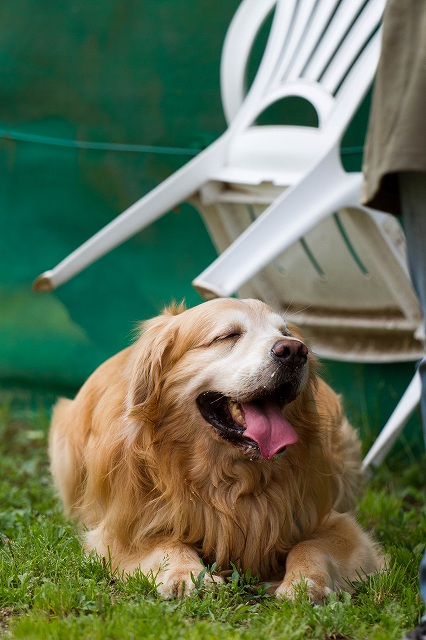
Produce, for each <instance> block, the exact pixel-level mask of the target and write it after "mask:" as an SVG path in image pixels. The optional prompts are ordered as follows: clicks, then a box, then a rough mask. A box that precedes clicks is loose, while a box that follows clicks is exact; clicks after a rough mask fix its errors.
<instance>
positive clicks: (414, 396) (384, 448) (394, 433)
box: [362, 371, 422, 470]
mask: <svg viewBox="0 0 426 640" xmlns="http://www.w3.org/2000/svg"><path fill="white" fill-rule="evenodd" d="M421 391H422V390H421V380H420V374H419V372H418V371H417V372H416V374H415V375H414V378H413V379H412V381H411V382H410V384H409V385H408V387H407V390H406V391H405V393H404V395H403V396H402V398H401V400H400V401H399V402H398V404H397V406H396V408H395V410H394V412H393V413H392V415H391V417H390V418H389V420H388V421H387V423H386V424H385V426H384V427H383V429H382V431H381V432H380V434H379V436H378V438H377V440H376V441H375V443H374V444H373V446H372V447H371V449H370V450H369V452H368V453H367V455H366V456H365V458H364V460H363V463H362V466H363V469H364V470H366V469H367V467H369V466H370V465H372V466H374V467H378V466H379V465H380V464H381V463H382V462H383V460H384V459H385V457H386V455H387V454H388V452H389V450H390V449H391V447H392V445H393V443H394V442H395V440H396V439H397V437H398V435H399V434H400V433H401V431H402V430H403V428H404V426H405V424H406V422H407V421H408V419H409V417H410V416H411V414H412V413H413V411H414V410H415V408H416V406H417V405H418V404H419V402H420V397H421Z"/></svg>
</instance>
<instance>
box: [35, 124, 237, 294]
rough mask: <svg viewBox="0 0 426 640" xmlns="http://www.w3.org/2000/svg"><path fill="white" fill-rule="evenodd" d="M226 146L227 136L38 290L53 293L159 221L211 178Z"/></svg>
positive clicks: (40, 281) (48, 275) (39, 282)
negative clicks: (105, 255)
mask: <svg viewBox="0 0 426 640" xmlns="http://www.w3.org/2000/svg"><path fill="white" fill-rule="evenodd" d="M226 144H227V135H226V133H225V134H224V135H223V136H222V137H221V138H219V139H218V140H217V141H216V142H214V143H213V144H212V145H210V147H208V148H207V149H205V150H204V151H202V152H201V153H200V154H199V155H198V156H196V157H195V158H194V159H193V160H190V161H189V162H188V163H187V164H186V165H184V166H183V167H182V168H181V169H179V170H178V171H176V172H175V173H174V174H173V175H171V176H170V177H169V178H167V179H166V180H164V182H162V183H161V184H160V185H158V186H157V187H156V188H155V189H153V190H152V191H150V192H149V193H148V194H147V195H146V196H144V197H143V198H141V199H140V200H138V201H137V202H135V204H133V205H132V206H131V207H129V208H128V209H126V211H124V212H123V213H121V214H120V215H119V216H118V217H117V218H115V219H114V220H113V221H112V222H110V223H109V224H108V225H106V226H105V227H104V228H103V229H101V230H100V231H98V232H97V233H96V234H95V235H94V236H92V237H91V238H89V240H87V241H86V242H85V243H84V244H82V245H81V246H80V247H79V248H78V249H76V250H75V251H73V252H72V253H71V254H70V255H69V256H67V257H66V258H65V259H64V260H62V261H61V262H60V263H59V264H58V265H57V266H56V267H54V269H51V270H49V271H45V272H44V273H43V274H41V275H40V276H39V277H38V278H37V279H36V280H35V281H34V285H33V287H34V289H35V291H51V290H52V289H55V288H56V287H58V286H59V285H61V284H63V283H64V282H67V280H70V279H71V278H72V277H73V276H75V275H76V274H77V273H79V272H80V271H82V270H83V269H85V268H86V267H87V266H89V265H90V264H92V263H93V262H95V261H96V260H98V259H99V258H101V257H102V256H103V255H104V254H105V253H107V252H108V251H110V250H111V249H114V248H115V247H117V246H118V245H119V244H121V243H122V242H124V241H125V240H127V239H128V238H130V237H131V236H133V235H134V234H136V233H137V232H138V231H141V229H143V228H144V227H146V226H147V225H149V224H150V223H151V222H154V221H155V220H156V219H158V218H160V217H161V216H162V215H163V214H164V213H166V212H167V211H169V210H170V209H172V208H173V207H174V206H176V204H179V203H180V202H183V201H184V200H185V199H186V198H188V197H189V196H190V195H192V194H193V193H194V192H195V191H197V190H198V189H199V188H200V186H201V185H202V184H204V183H205V182H206V181H207V180H208V179H209V176H210V175H211V173H212V171H214V170H215V169H217V168H218V167H220V166H221V164H222V163H223V159H224V156H225V147H226Z"/></svg>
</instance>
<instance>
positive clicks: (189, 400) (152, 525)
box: [50, 299, 382, 602]
mask: <svg viewBox="0 0 426 640" xmlns="http://www.w3.org/2000/svg"><path fill="white" fill-rule="evenodd" d="M316 368H317V365H316V361H315V357H314V356H313V354H312V353H311V352H310V350H309V349H308V347H307V345H306V344H305V342H304V340H303V338H302V336H301V334H300V333H299V331H298V330H297V329H296V328H295V327H294V326H291V325H289V324H288V323H286V321H285V320H284V318H283V317H282V316H281V315H280V314H278V313H276V312H274V311H273V310H272V309H271V308H270V307H268V306H267V305H265V304H264V303H262V302H260V301H258V300H237V299H217V300H211V301H209V302H205V303H203V304H200V305H199V306H197V307H194V308H192V309H187V310H185V309H184V308H183V307H182V306H179V307H177V306H172V307H171V308H169V309H166V310H165V311H164V313H163V314H162V315H160V316H158V317H156V318H153V319H151V320H149V321H147V322H145V323H144V324H142V326H141V331H140V335H139V337H138V339H137V340H136V341H135V342H134V344H133V346H131V347H130V348H128V349H126V350H124V351H122V352H121V353H119V354H118V355H116V356H114V357H112V358H111V359H109V360H108V361H107V362H105V363H104V364H102V365H101V366H100V367H99V368H98V369H97V370H96V371H95V373H94V374H93V375H92V376H91V377H90V378H89V379H88V380H87V382H86V383H85V384H84V386H83V387H82V388H81V390H80V392H79V393H78V395H77V396H76V398H75V399H74V400H72V401H71V400H67V399H61V400H59V402H58V403H57V405H56V407H55V409H54V414H53V420H52V429H51V435H50V459H51V469H52V474H53V478H54V481H55V484H56V487H57V489H58V490H59V493H60V495H61V497H62V500H63V503H64V507H65V511H66V513H67V514H69V515H71V516H73V517H75V518H76V519H77V520H78V521H79V522H80V525H81V527H82V529H84V530H85V534H84V535H85V548H86V549H87V550H88V551H90V550H95V551H96V552H98V553H99V554H101V555H103V556H105V557H107V558H108V557H111V558H112V560H113V564H114V566H117V567H119V569H120V570H121V571H123V572H126V573H130V572H132V571H134V570H135V569H136V568H140V570H141V571H142V572H143V573H145V574H151V572H152V574H153V575H154V576H155V577H156V582H157V585H158V590H159V592H160V593H161V594H163V595H164V596H166V597H170V596H182V595H184V594H187V593H189V592H190V591H191V589H193V588H194V582H193V580H192V577H191V575H192V576H194V575H195V576H198V575H199V574H200V571H201V569H202V566H201V563H200V559H201V560H202V561H203V562H204V563H205V564H207V565H209V566H211V565H212V564H213V563H216V565H215V566H216V568H217V569H216V570H217V575H214V574H210V575H209V574H208V573H206V575H205V578H204V580H205V582H206V583H208V582H209V581H210V584H211V582H212V581H213V582H215V581H221V580H222V577H221V576H220V574H221V573H222V575H225V574H226V571H227V570H229V569H230V568H231V566H232V565H234V566H235V567H236V568H237V569H238V570H240V571H241V572H245V571H246V570H247V569H250V570H251V573H252V575H255V576H258V577H259V579H260V580H261V581H268V582H272V583H273V584H275V587H274V588H275V593H276V594H277V595H278V596H280V597H283V598H284V597H288V598H290V599H292V598H294V596H295V593H296V592H297V588H298V584H300V583H304V584H306V589H307V593H308V595H309V597H310V599H311V600H312V601H313V602H320V601H322V600H323V598H324V597H325V596H326V595H327V594H329V593H330V592H331V591H335V590H340V589H344V590H349V589H350V582H351V581H353V580H357V579H358V577H359V575H360V574H361V575H363V574H368V573H371V572H373V571H375V570H377V569H379V568H380V566H381V562H382V557H381V554H380V552H379V551H378V550H377V548H376V546H375V545H374V543H373V541H372V540H371V538H370V537H369V536H368V535H367V533H365V532H364V531H363V530H362V529H361V528H360V526H359V525H358V524H357V522H356V521H355V519H354V518H353V516H352V515H350V514H349V513H348V511H349V510H350V509H351V508H352V507H353V506H354V502H355V498H356V493H357V488H358V485H359V483H360V477H361V473H360V450H359V443H358V440H357V437H356V435H355V433H354V431H353V430H352V428H351V427H350V426H349V424H348V422H347V420H346V419H345V417H344V415H343V412H342V408H341V405H340V401H339V398H338V397H337V396H336V394H335V393H334V392H333V391H332V390H331V389H330V388H329V387H328V386H327V385H326V384H325V382H323V381H322V380H321V379H320V378H319V377H318V375H317V373H316Z"/></svg>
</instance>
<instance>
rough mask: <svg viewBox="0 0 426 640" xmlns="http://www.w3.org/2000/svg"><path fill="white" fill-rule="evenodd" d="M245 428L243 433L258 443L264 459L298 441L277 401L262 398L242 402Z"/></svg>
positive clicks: (268, 458)
mask: <svg viewBox="0 0 426 640" xmlns="http://www.w3.org/2000/svg"><path fill="white" fill-rule="evenodd" d="M241 406H242V408H243V411H244V418H245V421H246V425H247V428H246V430H245V431H244V435H245V436H246V437H247V438H250V439H251V440H254V441H255V442H257V444H258V445H259V449H260V453H261V454H262V456H263V457H264V458H265V459H266V460H270V459H271V458H273V457H274V455H275V454H276V453H278V451H280V450H281V449H283V448H284V447H286V446H287V445H289V444H294V443H295V442H297V441H298V439H299V438H298V436H297V433H296V432H295V430H294V428H293V427H292V426H291V424H290V423H289V421H288V420H287V419H286V418H284V416H283V414H282V413H281V409H280V407H279V405H278V403H277V402H274V401H273V400H263V401H262V402H261V403H259V402H258V403H256V404H255V403H253V402H242V403H241Z"/></svg>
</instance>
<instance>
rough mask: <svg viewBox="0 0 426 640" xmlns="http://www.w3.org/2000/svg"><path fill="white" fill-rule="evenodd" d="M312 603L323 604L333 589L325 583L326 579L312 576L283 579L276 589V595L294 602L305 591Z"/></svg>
mask: <svg viewBox="0 0 426 640" xmlns="http://www.w3.org/2000/svg"><path fill="white" fill-rule="evenodd" d="M305 589H306V595H307V597H308V599H309V601H310V602H312V604H322V602H323V601H324V598H326V597H327V596H328V595H330V593H332V589H330V587H329V586H327V584H326V583H325V580H318V581H315V580H312V579H311V578H302V577H301V578H298V579H293V580H285V579H284V580H283V582H282V583H281V584H280V585H279V587H278V588H277V590H276V591H275V595H276V596H277V597H278V598H281V599H282V600H284V599H288V600H291V601H292V602H294V600H295V599H296V597H297V595H298V594H300V593H302V592H304V590H305Z"/></svg>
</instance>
